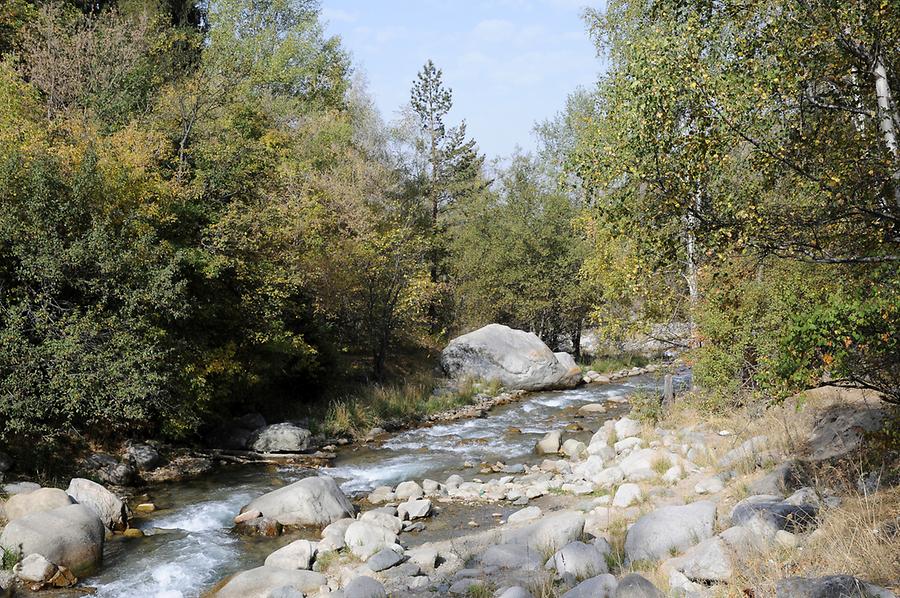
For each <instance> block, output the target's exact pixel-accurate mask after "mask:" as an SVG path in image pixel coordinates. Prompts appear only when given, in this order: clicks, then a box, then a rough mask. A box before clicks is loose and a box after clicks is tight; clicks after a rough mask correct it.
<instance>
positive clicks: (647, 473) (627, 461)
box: [619, 448, 663, 482]
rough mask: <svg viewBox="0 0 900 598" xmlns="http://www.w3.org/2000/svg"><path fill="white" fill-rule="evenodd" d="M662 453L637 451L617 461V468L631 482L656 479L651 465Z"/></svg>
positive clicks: (649, 450)
mask: <svg viewBox="0 0 900 598" xmlns="http://www.w3.org/2000/svg"><path fill="white" fill-rule="evenodd" d="M661 453H662V451H657V450H656V449H652V448H646V449H638V450H636V451H634V452H632V453H631V454H629V455H628V456H627V457H625V458H624V459H622V460H621V461H619V467H620V468H621V469H622V473H623V474H624V475H625V477H626V478H627V479H629V480H631V481H632V482H639V481H641V480H649V479H652V478H654V477H656V472H655V471H654V470H653V465H654V463H656V461H657V459H659V458H660V457H661V456H663V454H661Z"/></svg>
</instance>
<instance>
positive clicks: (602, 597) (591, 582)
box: [562, 573, 619, 598]
mask: <svg viewBox="0 0 900 598" xmlns="http://www.w3.org/2000/svg"><path fill="white" fill-rule="evenodd" d="M618 585H619V584H618V582H616V578H615V576H613V575H610V574H609V573H605V574H603V575H598V576H597V577H592V578H590V579H586V580H584V581H583V582H581V583H580V584H578V585H577V586H575V587H574V588H572V589H571V590H569V591H568V592H566V593H565V594H563V595H562V598H613V597H614V596H616V588H617V587H618Z"/></svg>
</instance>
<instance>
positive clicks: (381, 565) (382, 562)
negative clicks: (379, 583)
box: [366, 548, 404, 573]
mask: <svg viewBox="0 0 900 598" xmlns="http://www.w3.org/2000/svg"><path fill="white" fill-rule="evenodd" d="M403 560H404V557H403V555H402V554H398V553H397V552H396V551H394V550H393V549H391V548H382V549H381V550H379V551H378V552H376V553H375V554H373V555H372V556H370V557H369V560H368V561H366V566H367V567H368V568H369V569H371V570H372V571H375V572H376V573H377V572H378V571H384V570H385V569H390V568H391V567H393V566H394V565H399V564H400V563H402V562H403Z"/></svg>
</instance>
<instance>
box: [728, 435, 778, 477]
mask: <svg viewBox="0 0 900 598" xmlns="http://www.w3.org/2000/svg"><path fill="white" fill-rule="evenodd" d="M768 444H769V439H768V437H766V436H754V437H753V438H751V439H749V440H746V441H744V442H743V443H741V444H740V445H739V446H738V447H737V448H733V449H731V450H730V451H728V452H727V453H725V455H724V456H723V457H722V458H721V459H719V467H720V468H722V469H730V468H733V467H736V466H738V465H741V464H749V465H751V466H753V467H756V466H757V465H759V464H760V458H761V455H762V452H763V450H764V449H765V448H766V446H767V445H768Z"/></svg>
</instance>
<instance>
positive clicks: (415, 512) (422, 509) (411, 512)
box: [397, 498, 431, 521]
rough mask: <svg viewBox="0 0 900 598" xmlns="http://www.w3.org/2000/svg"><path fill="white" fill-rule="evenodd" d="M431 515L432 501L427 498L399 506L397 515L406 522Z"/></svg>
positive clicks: (409, 501)
mask: <svg viewBox="0 0 900 598" xmlns="http://www.w3.org/2000/svg"><path fill="white" fill-rule="evenodd" d="M429 513H431V501H430V500H428V499H427V498H420V499H419V500H408V501H406V502H402V503H400V504H399V505H398V506H397V514H398V515H399V516H400V519H404V520H410V521H412V520H413V519H421V518H422V517H428V515H429Z"/></svg>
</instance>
